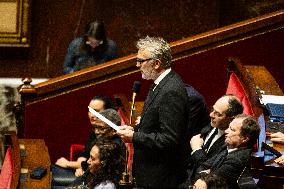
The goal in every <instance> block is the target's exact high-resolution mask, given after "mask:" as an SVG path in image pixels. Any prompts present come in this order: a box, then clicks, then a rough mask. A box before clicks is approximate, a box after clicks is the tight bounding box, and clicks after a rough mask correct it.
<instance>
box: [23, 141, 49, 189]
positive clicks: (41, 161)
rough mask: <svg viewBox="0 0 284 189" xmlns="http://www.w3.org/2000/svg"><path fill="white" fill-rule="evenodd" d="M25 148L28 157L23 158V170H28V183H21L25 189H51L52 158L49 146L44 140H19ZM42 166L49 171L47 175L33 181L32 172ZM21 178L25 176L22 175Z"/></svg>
mask: <svg viewBox="0 0 284 189" xmlns="http://www.w3.org/2000/svg"><path fill="white" fill-rule="evenodd" d="M22 144H23V145H24V146H25V151H26V156H25V157H21V168H22V169H23V168H24V169H25V168H26V169H27V170H28V173H27V175H25V176H26V181H21V180H20V182H19V184H20V188H23V189H39V188H40V189H49V188H51V172H50V165H51V163H50V158H49V153H48V149H47V146H46V145H45V143H44V140H42V139H19V145H22ZM39 166H42V167H44V168H46V169H47V174H46V175H45V176H44V177H43V178H42V179H40V180H37V179H31V178H30V174H31V171H32V170H33V169H34V168H36V167H39ZM21 174H22V175H21V176H24V175H23V173H21Z"/></svg>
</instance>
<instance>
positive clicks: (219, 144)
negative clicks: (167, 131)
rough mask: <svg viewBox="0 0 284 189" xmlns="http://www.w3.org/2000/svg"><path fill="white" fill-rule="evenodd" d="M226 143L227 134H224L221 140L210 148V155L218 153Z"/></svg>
mask: <svg viewBox="0 0 284 189" xmlns="http://www.w3.org/2000/svg"><path fill="white" fill-rule="evenodd" d="M224 141H225V134H223V135H222V136H221V137H220V138H218V139H217V140H216V141H215V142H214V144H213V145H212V146H211V148H209V150H208V153H207V154H210V153H213V152H216V151H217V150H218V149H219V148H220V147H221V146H223V145H224Z"/></svg>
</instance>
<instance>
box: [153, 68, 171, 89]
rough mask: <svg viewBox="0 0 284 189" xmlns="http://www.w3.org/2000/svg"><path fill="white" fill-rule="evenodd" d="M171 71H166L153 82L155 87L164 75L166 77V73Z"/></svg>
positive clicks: (169, 69)
mask: <svg viewBox="0 0 284 189" xmlns="http://www.w3.org/2000/svg"><path fill="white" fill-rule="evenodd" d="M171 70H172V69H171V68H168V69H166V70H165V71H164V72H163V73H162V74H161V75H160V76H159V77H158V78H157V79H156V80H155V81H154V83H155V84H156V85H158V84H159V83H160V82H161V81H162V80H163V79H164V77H166V75H168V73H170V71H171Z"/></svg>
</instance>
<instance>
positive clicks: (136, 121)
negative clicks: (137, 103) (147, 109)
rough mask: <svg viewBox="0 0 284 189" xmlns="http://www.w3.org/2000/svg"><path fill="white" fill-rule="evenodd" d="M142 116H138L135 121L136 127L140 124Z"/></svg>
mask: <svg viewBox="0 0 284 189" xmlns="http://www.w3.org/2000/svg"><path fill="white" fill-rule="evenodd" d="M140 120H141V116H138V117H137V118H136V120H135V125H138V124H139V123H140Z"/></svg>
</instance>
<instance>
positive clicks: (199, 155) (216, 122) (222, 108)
mask: <svg viewBox="0 0 284 189" xmlns="http://www.w3.org/2000/svg"><path fill="white" fill-rule="evenodd" d="M242 112H243V106H242V104H241V102H240V101H239V99H238V98H237V97H235V96H233V95H224V96H222V97H221V98H220V99H218V100H217V101H216V103H215V104H214V105H213V109H212V112H211V113H210V118H211V123H210V125H208V126H207V127H205V128H203V129H202V130H201V134H198V135H195V136H193V137H192V138H191V140H190V146H191V148H192V153H191V155H192V157H191V158H192V164H191V165H190V167H189V175H190V178H189V180H192V179H194V177H195V174H196V172H195V171H196V169H197V168H198V167H199V166H200V164H201V163H204V162H206V161H207V160H208V159H210V158H212V157H213V156H215V155H216V154H217V153H218V152H219V149H220V147H221V146H223V145H224V142H225V134H224V132H225V130H226V129H227V128H228V127H229V123H230V122H231V121H232V120H233V118H234V116H236V115H238V114H241V113H242Z"/></svg>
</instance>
